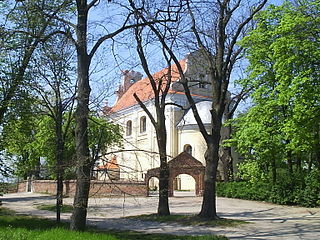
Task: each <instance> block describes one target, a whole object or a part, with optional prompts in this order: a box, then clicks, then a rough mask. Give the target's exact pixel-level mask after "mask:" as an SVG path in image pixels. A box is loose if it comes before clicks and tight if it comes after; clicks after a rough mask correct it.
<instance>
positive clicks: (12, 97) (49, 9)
mask: <svg viewBox="0 0 320 240" xmlns="http://www.w3.org/2000/svg"><path fill="white" fill-rule="evenodd" d="M67 5H68V3H67V2H62V1H47V2H46V3H45V4H42V5H38V3H37V1H33V0H30V1H23V3H22V2H21V1H19V2H18V1H16V3H15V4H12V2H11V1H4V2H1V5H0V8H1V12H2V13H4V18H2V19H1V27H0V36H1V40H0V41H1V44H0V48H1V49H0V50H1V55H0V64H1V65H0V66H1V67H0V69H1V71H0V82H1V87H0V125H2V124H3V123H4V122H5V121H6V120H8V119H7V113H8V112H13V114H14V111H15V110H16V109H17V108H19V106H21V104H20V101H21V100H23V98H25V97H26V96H28V94H26V93H27V91H26V88H25V87H26V83H27V82H28V80H30V78H28V71H29V68H28V66H29V63H30V60H31V59H32V56H33V55H34V52H35V50H36V49H37V47H38V46H39V45H41V44H42V42H44V41H46V39H48V38H50V37H51V36H54V35H55V34H56V33H57V31H56V30H53V31H51V30H52V29H49V26H50V25H51V24H52V23H53V18H54V16H56V15H57V14H58V12H60V11H62V10H64V9H65V8H66V7H67ZM36 9H41V10H42V11H43V12H45V13H46V14H39V11H36ZM1 165H2V163H1Z"/></svg>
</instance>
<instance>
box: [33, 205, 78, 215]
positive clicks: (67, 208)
mask: <svg viewBox="0 0 320 240" xmlns="http://www.w3.org/2000/svg"><path fill="white" fill-rule="evenodd" d="M37 209H39V210H48V211H52V212H55V211H56V205H55V204H42V205H37ZM72 210H73V206H72V205H63V206H62V207H61V212H62V213H71V212H72Z"/></svg>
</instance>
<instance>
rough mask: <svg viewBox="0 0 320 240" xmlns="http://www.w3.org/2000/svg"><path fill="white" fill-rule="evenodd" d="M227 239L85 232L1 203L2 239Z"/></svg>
mask: <svg viewBox="0 0 320 240" xmlns="http://www.w3.org/2000/svg"><path fill="white" fill-rule="evenodd" d="M11 239H12V240H61V239H62V240H74V239H75V240H80V239H85V240H125V239H127V240H142V239H144V240H151V239H152V240H163V239H165V240H226V239H227V238H226V237H217V236H174V235H164V234H143V233H137V232H131V231H103V232H102V231H97V230H94V229H90V230H88V231H85V232H73V231H69V230H68V224H67V223H61V224H59V225H58V224H56V223H55V222H54V221H52V220H48V219H42V218H36V217H30V216H22V215H15V213H14V212H13V211H10V210H8V209H6V208H1V207H0V240H11Z"/></svg>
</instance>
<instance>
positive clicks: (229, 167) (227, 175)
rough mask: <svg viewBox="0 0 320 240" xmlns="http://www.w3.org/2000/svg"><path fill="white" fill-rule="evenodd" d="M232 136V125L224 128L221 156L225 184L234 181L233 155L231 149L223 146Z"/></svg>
mask: <svg viewBox="0 0 320 240" xmlns="http://www.w3.org/2000/svg"><path fill="white" fill-rule="evenodd" d="M230 135H231V125H228V126H225V127H222V131H221V144H220V150H219V155H220V160H221V163H222V171H223V172H222V174H223V181H224V182H229V181H230V180H232V179H233V159H232V155H231V147H225V146H222V144H223V141H224V140H227V139H230Z"/></svg>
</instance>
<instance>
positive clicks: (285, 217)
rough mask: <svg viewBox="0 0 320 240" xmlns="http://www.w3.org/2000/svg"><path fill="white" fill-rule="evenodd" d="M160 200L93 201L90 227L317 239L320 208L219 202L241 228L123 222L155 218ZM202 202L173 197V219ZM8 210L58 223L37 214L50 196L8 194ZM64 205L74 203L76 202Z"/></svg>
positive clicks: (223, 212) (223, 213)
mask: <svg viewBox="0 0 320 240" xmlns="http://www.w3.org/2000/svg"><path fill="white" fill-rule="evenodd" d="M157 201H158V200H157V197H139V198H133V197H121V198H120V197H119V198H116V197H112V198H94V197H92V198H90V200H89V208H88V217H87V220H88V224H91V225H94V226H96V227H98V228H101V229H121V230H135V231H143V232H148V233H168V234H176V235H207V234H216V235H225V236H227V237H228V238H230V239H266V240H269V239H271V240H272V239H286V240H296V239H304V240H319V239H320V208H302V207H289V206H280V205H275V204H270V203H263V202H255V201H246V200H239V199H228V198H218V199H217V206H218V214H219V216H220V217H224V218H232V219H241V220H245V221H248V222H250V224H245V225H241V226H239V227H237V228H229V227H228V228H221V227H203V226H181V225H178V224H166V223H155V222H146V221H137V220H132V219H125V218H123V217H126V216H133V215H140V214H150V213H155V212H156V209H157ZM201 201H202V198H200V197H190V196H186V197H172V198H170V211H171V213H172V214H177V213H185V214H196V213H198V212H199V210H200V207H201ZM2 202H3V206H4V207H8V208H10V209H12V210H15V211H16V212H18V213H20V214H27V215H35V216H41V217H46V218H55V213H53V212H50V211H44V210H38V209H36V205H38V204H53V203H55V199H54V197H52V196H48V195H44V194H36V193H18V194H6V195H4V196H3V197H2ZM64 202H65V203H67V204H72V202H73V199H72V198H65V199H64ZM69 218H70V214H62V219H64V220H69Z"/></svg>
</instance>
